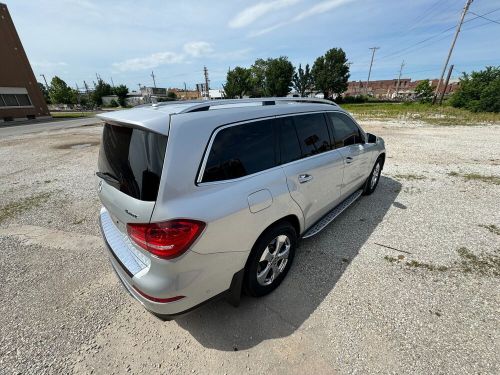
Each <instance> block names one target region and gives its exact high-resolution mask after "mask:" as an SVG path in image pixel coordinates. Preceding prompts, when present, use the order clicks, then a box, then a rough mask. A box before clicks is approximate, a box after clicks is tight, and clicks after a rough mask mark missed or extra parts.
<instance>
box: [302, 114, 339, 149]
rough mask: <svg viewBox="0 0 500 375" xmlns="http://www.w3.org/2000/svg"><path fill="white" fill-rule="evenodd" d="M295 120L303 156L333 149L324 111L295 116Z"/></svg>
mask: <svg viewBox="0 0 500 375" xmlns="http://www.w3.org/2000/svg"><path fill="white" fill-rule="evenodd" d="M293 121H294V123H295V128H296V129H297V135H298V137H299V141H300V147H301V148H302V156H303V157H308V156H311V155H316V154H320V153H322V152H325V151H328V150H331V146H330V136H329V135H328V128H327V125H326V121H325V118H324V116H323V114H322V113H314V114H310V115H299V116H293Z"/></svg>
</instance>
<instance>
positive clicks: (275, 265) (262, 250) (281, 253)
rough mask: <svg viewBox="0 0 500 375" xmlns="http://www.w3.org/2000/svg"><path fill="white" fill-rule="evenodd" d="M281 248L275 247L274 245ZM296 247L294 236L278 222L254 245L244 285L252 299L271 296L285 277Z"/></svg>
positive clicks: (285, 225) (293, 231) (290, 227)
mask: <svg viewBox="0 0 500 375" xmlns="http://www.w3.org/2000/svg"><path fill="white" fill-rule="evenodd" d="M278 243H281V246H279V247H278V248H276V245H277V244H278ZM296 247H297V233H296V231H295V228H294V227H293V226H292V225H291V224H290V223H288V222H283V223H279V224H277V225H275V226H273V227H271V228H270V229H268V230H266V231H265V232H264V234H263V235H262V236H261V237H260V238H259V239H258V240H257V242H256V243H255V245H254V247H253V249H252V252H251V253H250V256H249V258H248V261H247V265H246V272H245V278H244V280H243V286H244V289H245V292H246V293H247V294H248V295H251V296H253V297H261V296H264V295H266V294H269V293H271V292H272V291H273V290H274V289H276V288H277V287H278V286H279V285H280V284H281V282H282V281H283V279H284V278H285V276H286V274H287V273H288V270H289V269H290V266H291V265H292V262H293V258H294V256H295V249H296Z"/></svg>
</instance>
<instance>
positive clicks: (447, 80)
mask: <svg viewBox="0 0 500 375" xmlns="http://www.w3.org/2000/svg"><path fill="white" fill-rule="evenodd" d="M453 67H454V65H453V64H451V65H450V69H448V75H447V76H446V81H445V82H444V89H443V92H442V93H441V96H440V97H439V105H441V104H443V98H444V94H446V89H447V88H448V82H450V77H451V72H452V71H453Z"/></svg>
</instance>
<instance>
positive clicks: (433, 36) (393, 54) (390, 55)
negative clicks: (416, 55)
mask: <svg viewBox="0 0 500 375" xmlns="http://www.w3.org/2000/svg"><path fill="white" fill-rule="evenodd" d="M499 10H500V8H497V9H493V10H491V11H489V12H486V13H483V14H482V15H476V17H473V18H469V19H467V20H465V21H464V22H463V23H467V22H470V21H474V20H475V19H478V18H483V17H484V16H486V15H488V14H491V13H494V12H497V11H499ZM471 13H472V12H471ZM455 28H456V25H454V26H451V27H448V28H447V29H445V30H442V31H440V32H439V33H437V34H434V35H432V36H430V37H428V38H425V39H423V40H421V41H419V42H417V43H414V44H412V45H410V46H408V47H405V48H403V49H401V50H398V51H395V52H392V53H389V54H388V55H382V56H381V57H380V58H379V59H380V60H382V59H386V58H388V57H392V56H395V55H399V54H400V53H401V52H406V51H408V50H409V49H411V48H413V47H416V46H418V45H420V44H422V43H425V42H427V41H429V40H432V39H434V38H436V37H438V36H440V35H442V34H444V33H447V32H449V31H451V30H453V29H455Z"/></svg>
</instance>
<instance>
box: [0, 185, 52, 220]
mask: <svg viewBox="0 0 500 375" xmlns="http://www.w3.org/2000/svg"><path fill="white" fill-rule="evenodd" d="M51 195H52V193H50V192H46V193H40V194H34V195H32V196H30V197H27V198H23V199H20V200H18V201H16V202H12V203H9V204H7V205H6V206H4V207H2V208H0V223H1V222H2V221H4V220H7V219H9V218H12V217H14V216H17V215H19V214H20V213H22V212H24V211H27V210H29V209H32V208H35V207H38V206H40V205H41V204H42V203H45V202H46V201H47V200H48V199H49V197H50V196H51Z"/></svg>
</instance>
